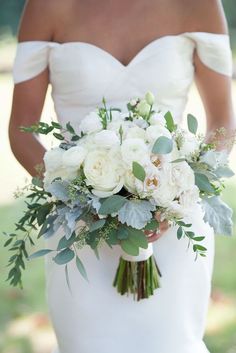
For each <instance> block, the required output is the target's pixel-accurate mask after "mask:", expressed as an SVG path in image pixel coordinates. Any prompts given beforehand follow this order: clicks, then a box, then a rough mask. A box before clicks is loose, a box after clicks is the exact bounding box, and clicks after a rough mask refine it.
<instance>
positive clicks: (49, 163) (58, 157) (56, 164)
mask: <svg viewBox="0 0 236 353" xmlns="http://www.w3.org/2000/svg"><path fill="white" fill-rule="evenodd" d="M64 152H65V150H63V149H62V148H60V147H56V148H52V149H51V150H48V151H47V152H46V153H45V154H44V157H43V160H44V164H45V169H46V171H50V172H53V171H55V170H56V169H59V168H61V167H62V156H63V154H64Z"/></svg>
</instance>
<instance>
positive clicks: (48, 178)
mask: <svg viewBox="0 0 236 353" xmlns="http://www.w3.org/2000/svg"><path fill="white" fill-rule="evenodd" d="M76 176H77V172H76V170H71V169H65V168H58V169H55V170H54V171H46V172H45V173H44V179H43V183H44V188H45V190H47V189H48V187H49V185H50V184H51V182H52V181H53V180H54V179H56V178H61V179H62V180H73V179H75V178H76Z"/></svg>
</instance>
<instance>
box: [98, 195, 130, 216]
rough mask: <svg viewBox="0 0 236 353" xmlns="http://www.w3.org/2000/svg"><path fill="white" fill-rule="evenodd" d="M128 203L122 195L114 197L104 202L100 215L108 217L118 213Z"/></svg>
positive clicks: (99, 211)
mask: <svg viewBox="0 0 236 353" xmlns="http://www.w3.org/2000/svg"><path fill="white" fill-rule="evenodd" d="M125 203H126V199H125V198H124V197H123V196H120V195H112V196H110V197H108V198H107V199H105V200H104V201H103V202H102V205H101V207H100V208H99V210H98V213H99V214H100V215H107V214H111V213H114V212H117V211H119V210H120V209H121V207H122V206H123V205H124V204H125Z"/></svg>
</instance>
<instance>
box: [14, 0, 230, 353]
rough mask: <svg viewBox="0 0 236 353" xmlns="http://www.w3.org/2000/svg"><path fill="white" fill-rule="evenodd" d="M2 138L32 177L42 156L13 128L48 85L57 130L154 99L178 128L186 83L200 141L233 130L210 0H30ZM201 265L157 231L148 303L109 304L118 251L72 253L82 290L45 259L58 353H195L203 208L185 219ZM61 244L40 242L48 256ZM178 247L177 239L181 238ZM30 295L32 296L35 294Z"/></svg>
mask: <svg viewBox="0 0 236 353" xmlns="http://www.w3.org/2000/svg"><path fill="white" fill-rule="evenodd" d="M18 39H19V43H18V47H17V53H16V58H15V63H14V71H13V77H14V82H15V87H14V96H13V104H12V113H11V120H10V126H9V136H10V143H11V148H12V151H13V153H14V155H15V157H16V158H17V159H18V161H19V162H20V163H21V164H22V165H23V166H24V168H25V169H26V170H27V171H28V172H29V173H30V174H31V175H36V174H37V171H36V169H37V168H36V166H38V165H42V161H43V155H44V152H45V150H44V147H43V146H42V145H41V144H40V142H39V141H38V139H37V138H35V136H33V135H28V134H22V133H21V132H20V131H19V126H22V125H23V126H27V125H32V124H33V123H35V122H37V121H38V120H39V119H40V115H41V112H42V108H43V104H44V100H45V95H46V91H47V87H48V84H49V83H50V84H51V85H52V98H53V101H54V106H55V111H56V114H57V117H58V120H59V121H60V122H61V123H63V124H65V123H66V122H67V121H70V122H71V123H72V125H73V126H76V124H78V123H79V121H80V119H82V117H83V116H84V115H85V114H87V113H88V112H89V111H90V110H93V109H94V108H95V107H96V106H97V105H99V104H100V102H101V100H102V97H103V96H104V97H106V100H107V104H108V105H113V106H120V107H121V108H123V107H124V103H125V102H126V101H128V100H129V99H130V98H132V97H136V96H138V97H142V96H143V95H144V93H145V92H147V91H149V90H150V91H152V92H154V93H155V95H156V98H157V103H158V105H159V107H160V108H164V109H169V110H170V111H172V112H173V114H174V116H175V119H176V121H180V119H181V118H182V115H183V110H184V108H185V105H186V101H187V96H188V91H189V87H190V85H191V83H192V81H193V80H194V79H195V81H196V84H197V87H198V89H199V92H200V95H201V98H202V101H203V104H204V107H205V112H206V119H207V133H206V138H207V139H208V140H210V138H211V134H212V132H214V131H215V130H216V129H217V128H220V127H222V126H223V127H225V128H226V131H227V133H226V135H225V137H224V138H225V139H227V135H230V134H231V132H232V130H233V129H234V128H235V123H234V118H233V109H232V102H231V73H232V61H231V49H230V44H229V36H228V33H227V23H226V20H225V17H224V13H223V10H222V5H221V3H220V1H217V0H199V1H195V0H187V1H185V0H184V1H179V0H165V1H162V0H149V1H144V0H135V1H134V0H130V1H124V0H119V1H109V0H100V1H95V0H67V1H64V0H48V1H39V0H29V1H27V4H26V6H25V10H24V14H23V17H22V21H21V26H20V29H19V36H18ZM188 218H189V220H190V222H191V223H192V224H193V227H194V230H195V232H196V233H197V234H202V235H204V236H205V245H206V247H207V249H208V253H207V257H206V258H199V259H198V260H197V261H194V254H193V253H192V252H191V251H186V247H187V244H186V242H185V240H184V239H183V240H181V241H179V240H177V239H176V235H175V231H174V230H173V229H171V228H168V227H167V224H166V222H163V223H162V224H161V227H160V231H159V233H158V234H151V235H150V234H149V235H147V236H148V240H149V241H152V242H153V245H154V254H155V256H156V258H157V261H158V266H159V268H160V269H161V272H162V278H161V288H160V289H159V290H157V291H156V293H155V295H154V296H152V297H151V298H150V299H148V300H142V301H141V302H134V301H133V299H132V298H129V297H128V298H127V297H125V296H120V295H118V294H117V293H116V290H115V289H114V288H112V286H111V283H112V280H113V276H114V273H115V269H116V266H117V261H118V258H119V255H120V254H119V251H118V250H111V249H109V248H108V247H106V246H105V245H104V246H103V247H102V249H101V251H100V258H101V259H100V260H99V261H98V260H97V259H96V258H95V256H94V254H93V252H91V250H89V249H87V248H84V249H82V250H81V259H82V261H83V262H84V264H85V267H86V269H87V271H88V276H89V278H90V282H89V283H87V282H86V281H84V280H83V279H82V278H81V276H80V275H79V273H78V271H77V270H76V267H75V265H74V264H73V263H71V264H70V265H71V266H70V267H69V272H70V282H71V288H72V294H71V293H70V292H69V290H68V288H67V285H66V281H65V277H64V272H63V269H61V268H60V266H58V265H55V264H54V262H53V261H52V258H51V257H50V255H48V256H47V259H46V278H47V289H46V292H47V300H48V306H49V311H50V317H51V320H52V324H53V327H54V330H55V333H56V336H57V341H58V347H57V349H56V351H55V352H57V353H94V352H96V353H118V352H119V353H120V352H123V353H141V352H147V353H206V352H208V350H207V348H206V346H205V344H204V342H203V335H204V328H205V323H206V315H207V308H208V301H209V296H210V291H211V275H212V267H213V258H214V234H213V231H212V228H211V227H210V226H209V225H208V224H206V223H205V222H204V221H203V213H202V210H201V209H200V208H199V209H194V210H189V217H188ZM60 236H61V234H58V233H57V234H54V236H53V237H51V238H50V239H48V240H47V242H48V244H47V247H52V248H53V246H55V244H57V242H58V237H60ZM186 241H187V240H186ZM36 290H37V289H36Z"/></svg>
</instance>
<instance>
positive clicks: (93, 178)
mask: <svg viewBox="0 0 236 353" xmlns="http://www.w3.org/2000/svg"><path fill="white" fill-rule="evenodd" d="M124 172H125V171H124V169H123V165H122V162H121V160H120V156H119V153H118V152H117V151H109V152H108V151H107V150H106V149H104V150H101V149H98V150H94V151H90V152H89V153H88V154H87V156H86V158H85V161H84V174H85V177H86V183H87V185H90V186H92V187H93V191H92V192H93V194H94V195H96V196H98V197H108V196H111V195H113V194H116V193H117V192H119V191H120V190H121V188H122V187H123V185H124Z"/></svg>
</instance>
